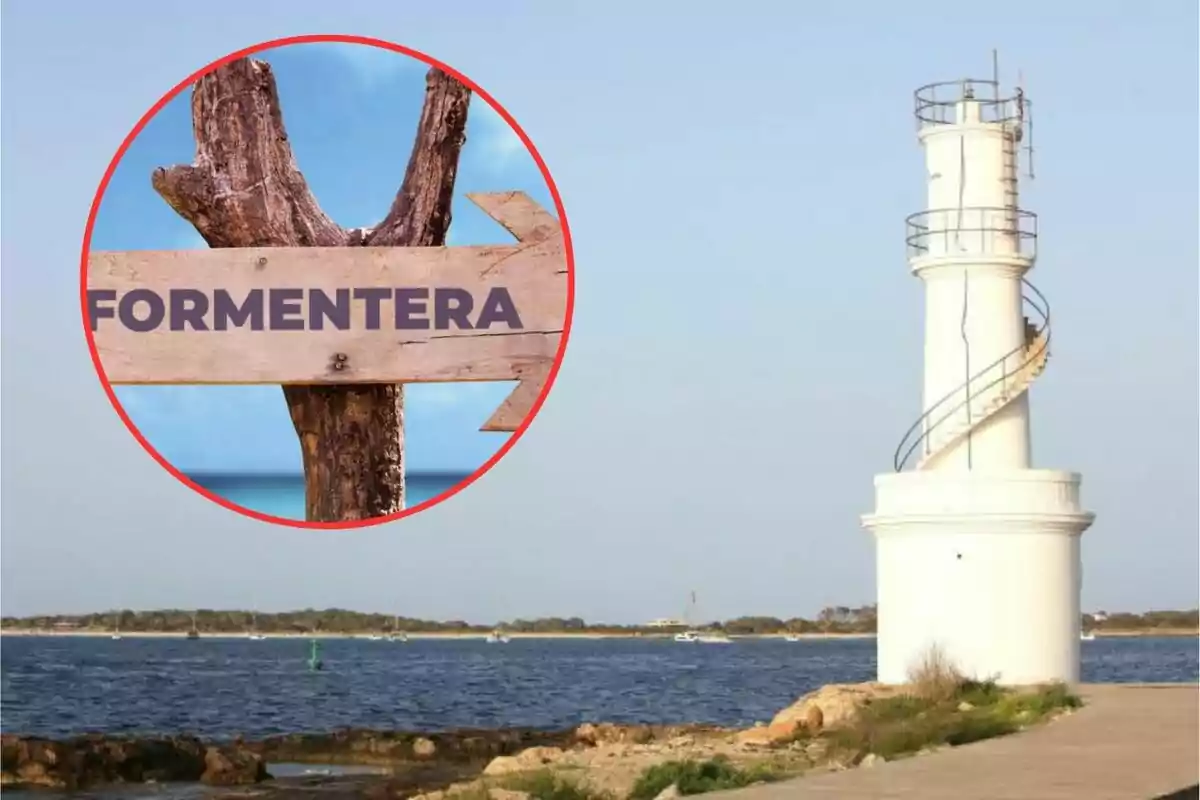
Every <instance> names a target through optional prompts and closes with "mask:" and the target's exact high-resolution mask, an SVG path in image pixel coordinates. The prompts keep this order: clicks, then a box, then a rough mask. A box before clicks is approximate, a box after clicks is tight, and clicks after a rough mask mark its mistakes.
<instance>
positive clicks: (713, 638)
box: [675, 592, 733, 644]
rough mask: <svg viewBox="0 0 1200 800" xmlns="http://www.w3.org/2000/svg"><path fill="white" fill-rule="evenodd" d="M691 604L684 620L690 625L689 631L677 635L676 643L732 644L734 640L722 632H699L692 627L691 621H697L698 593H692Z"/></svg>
mask: <svg viewBox="0 0 1200 800" xmlns="http://www.w3.org/2000/svg"><path fill="white" fill-rule="evenodd" d="M690 600H691V602H690V603H689V604H688V608H687V611H685V612H684V615H683V619H684V621H685V623H687V625H688V629H687V630H685V631H682V632H680V633H677V634H675V641H677V642H689V643H696V644H732V643H733V640H732V639H730V638H729V637H728V636H726V635H725V632H724V631H722V630H713V629H708V630H697V629H696V628H693V627H691V622H690V620H692V619H695V616H696V615H695V610H696V593H695V592H692V595H691V598H690Z"/></svg>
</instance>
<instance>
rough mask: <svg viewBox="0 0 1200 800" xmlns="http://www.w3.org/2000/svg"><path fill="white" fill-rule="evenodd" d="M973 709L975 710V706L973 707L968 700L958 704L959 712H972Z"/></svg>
mask: <svg viewBox="0 0 1200 800" xmlns="http://www.w3.org/2000/svg"><path fill="white" fill-rule="evenodd" d="M973 708H975V706H973V705H971V704H970V703H968V702H967V701H966V700H963V701H962V702H961V703H959V704H958V710H959V711H970V710H971V709H973Z"/></svg>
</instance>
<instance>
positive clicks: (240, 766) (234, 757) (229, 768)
mask: <svg viewBox="0 0 1200 800" xmlns="http://www.w3.org/2000/svg"><path fill="white" fill-rule="evenodd" d="M266 778H267V768H266V767H265V766H263V762H262V759H261V758H259V757H258V756H257V755H255V754H254V753H251V752H249V751H247V750H244V749H241V748H237V747H233V746H227V747H209V748H208V749H207V750H205V752H204V772H203V773H202V774H201V775H200V780H201V782H203V783H207V784H208V785H210V786H240V785H245V784H248V783H258V782H259V781H262V780H265V779H266Z"/></svg>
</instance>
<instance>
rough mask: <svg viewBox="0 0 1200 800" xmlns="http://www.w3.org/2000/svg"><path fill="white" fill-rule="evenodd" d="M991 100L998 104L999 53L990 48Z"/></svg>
mask: <svg viewBox="0 0 1200 800" xmlns="http://www.w3.org/2000/svg"><path fill="white" fill-rule="evenodd" d="M992 99H993V100H995V101H996V103H997V105H998V104H999V103H1000V53H999V51H998V50H996V48H994V47H993V48H992Z"/></svg>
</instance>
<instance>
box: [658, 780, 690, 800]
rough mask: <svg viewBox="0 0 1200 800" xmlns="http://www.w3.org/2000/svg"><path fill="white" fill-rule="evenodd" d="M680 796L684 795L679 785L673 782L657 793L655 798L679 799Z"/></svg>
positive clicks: (662, 799)
mask: <svg viewBox="0 0 1200 800" xmlns="http://www.w3.org/2000/svg"><path fill="white" fill-rule="evenodd" d="M680 797H683V795H682V794H680V792H679V787H678V786H677V785H676V784H674V783H672V784H671V785H670V786H668V787H667V788H665V789H663V790H662V791H661V792H659V793H658V794H657V795H655V796H654V800H678V798H680Z"/></svg>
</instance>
